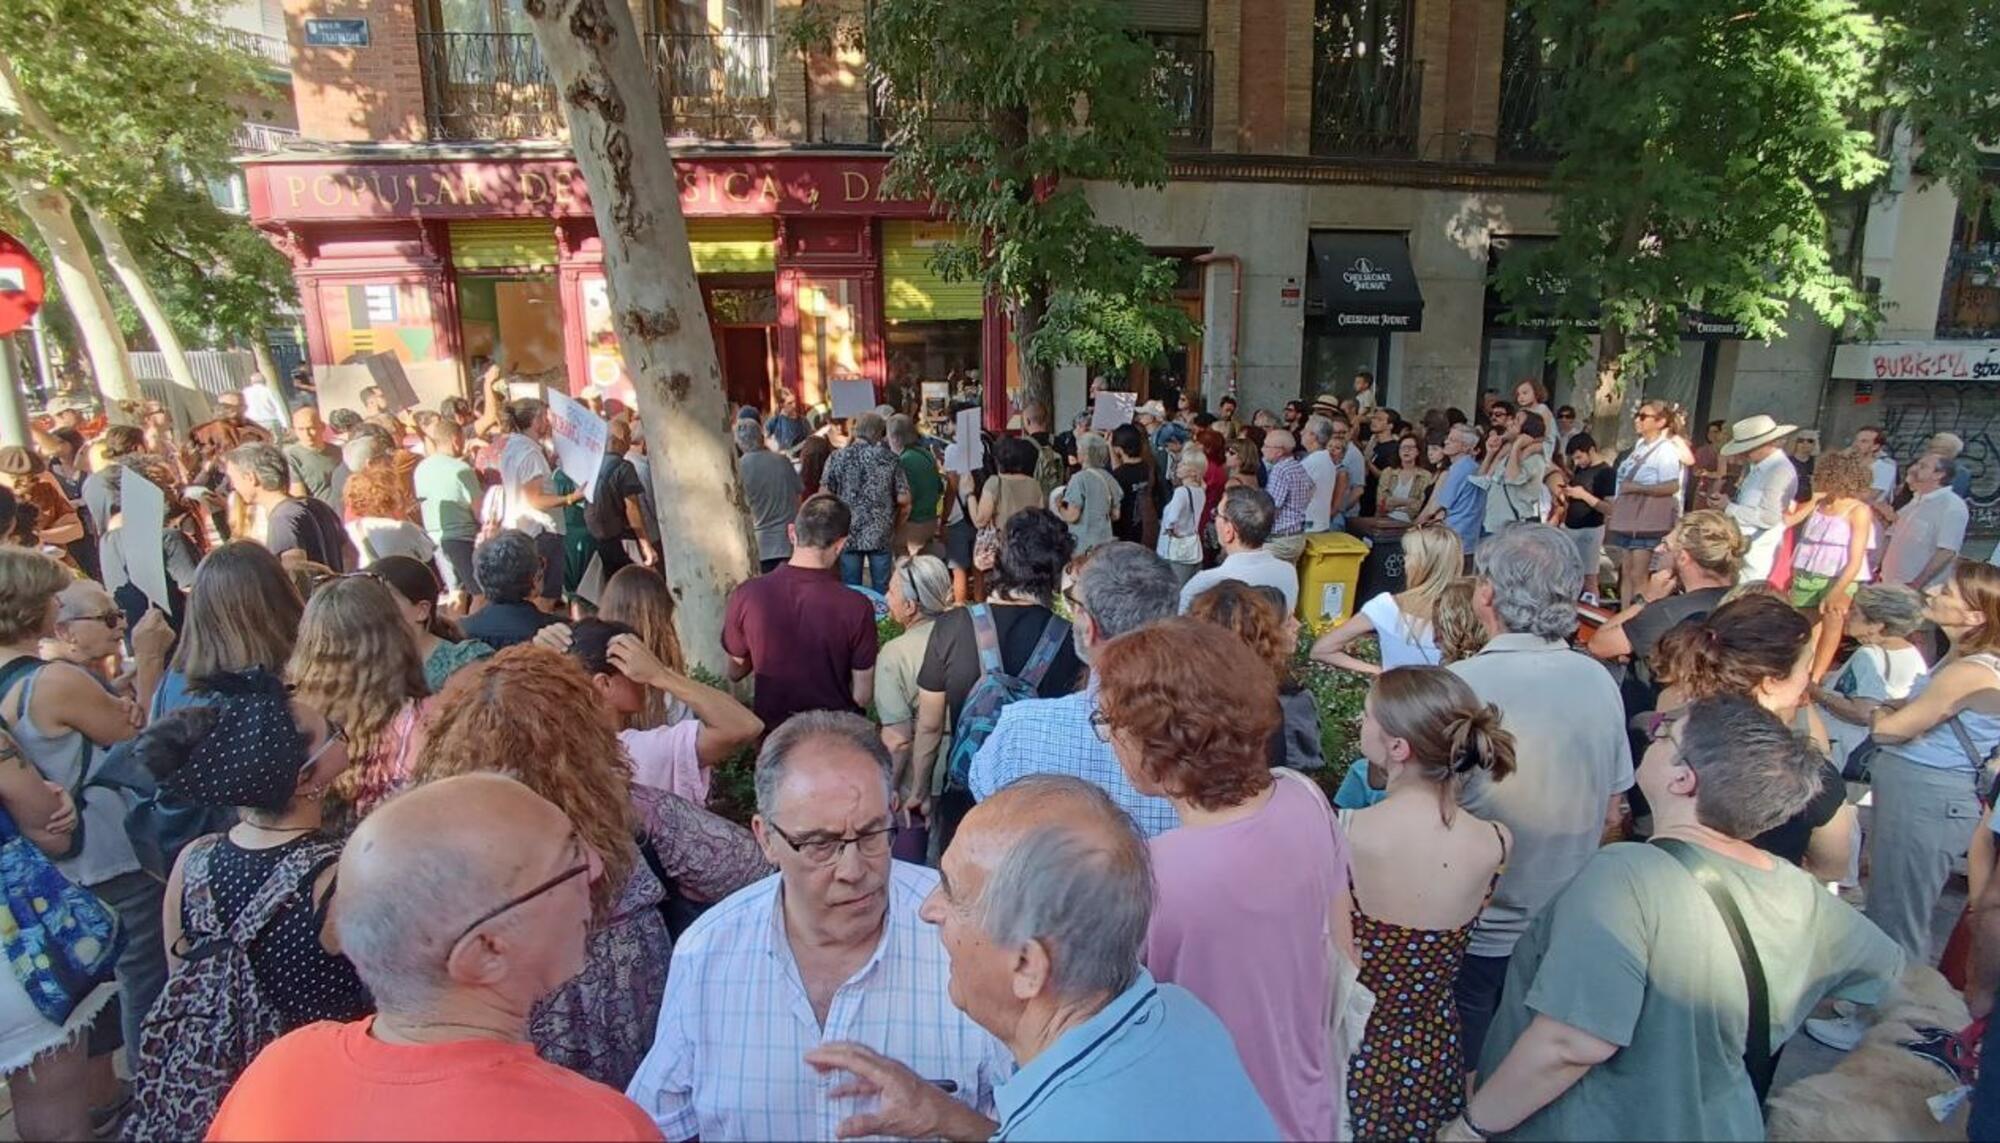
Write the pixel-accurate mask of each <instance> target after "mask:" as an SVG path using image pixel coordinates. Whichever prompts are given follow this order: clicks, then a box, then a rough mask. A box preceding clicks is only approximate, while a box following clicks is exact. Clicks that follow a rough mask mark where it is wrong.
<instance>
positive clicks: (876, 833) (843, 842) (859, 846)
mask: <svg viewBox="0 0 2000 1143" xmlns="http://www.w3.org/2000/svg"><path fill="white" fill-rule="evenodd" d="M764 824H765V825H767V826H770V827H771V832H772V833H775V834H777V835H778V836H779V837H782V838H784V839H785V844H786V845H789V846H791V847H792V851H793V852H794V853H797V854H798V855H799V856H800V857H803V858H805V859H806V861H807V862H809V863H811V864H813V865H832V864H833V863H834V862H836V861H839V860H840V855H841V854H842V853H845V852H846V851H847V847H848V846H850V845H851V846H853V847H854V849H855V851H856V852H858V853H859V854H861V856H863V857H880V856H882V855H883V854H885V853H887V852H889V835H890V834H891V833H893V832H895V829H896V827H895V825H894V824H893V823H892V824H890V825H885V826H883V827H882V828H881V829H871V830H864V831H862V832H861V833H857V834H850V835H848V836H847V837H816V838H812V839H810V840H807V841H800V840H799V839H798V838H795V837H793V836H792V835H791V834H788V833H786V832H785V831H784V830H783V829H782V828H780V827H779V825H778V823H777V822H774V821H771V820H770V819H769V818H766V819H765V820H764Z"/></svg>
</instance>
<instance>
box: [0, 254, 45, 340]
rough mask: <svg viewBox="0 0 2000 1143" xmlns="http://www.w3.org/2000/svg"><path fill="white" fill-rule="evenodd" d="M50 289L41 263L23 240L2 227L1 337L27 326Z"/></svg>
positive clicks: (0, 277) (0, 255)
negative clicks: (23, 243) (44, 278)
mask: <svg viewBox="0 0 2000 1143" xmlns="http://www.w3.org/2000/svg"><path fill="white" fill-rule="evenodd" d="M46 292H47V283H46V282H45V281H44V280H43V278H42V265H41V263H39V262H37V261H35V258H34V255H32V254H29V253H28V248H27V247H26V246H23V245H21V243H20V240H19V239H17V238H15V237H14V236H13V235H11V234H9V233H7V232H6V231H4V230H0V337H5V336H7V335H8V334H10V333H13V332H14V331H15V330H17V329H20V328H21V327H22V326H25V325H27V324H28V320H29V319H30V318H33V317H34V316H35V311H36V310H38V309H41V308H42V296H43V295H44V294H45V293H46Z"/></svg>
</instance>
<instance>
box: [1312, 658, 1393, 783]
mask: <svg viewBox="0 0 2000 1143" xmlns="http://www.w3.org/2000/svg"><path fill="white" fill-rule="evenodd" d="M1312 642H1313V637H1312V635H1311V634H1310V633H1302V634H1301V635H1300V638H1299V652H1298V659H1297V661H1296V663H1295V665H1294V666H1293V671H1294V672H1295V673H1296V674H1297V676H1298V680H1299V682H1300V684H1301V685H1303V686H1304V687H1305V688H1306V689H1307V690H1309V691H1311V692H1312V695H1313V700H1314V702H1315V703H1316V704H1317V705H1318V707H1319V755H1320V757H1321V758H1323V759H1325V760H1326V765H1325V766H1323V767H1321V768H1320V769H1318V770H1316V771H1314V772H1313V775H1312V776H1313V777H1314V778H1315V779H1316V780H1318V782H1319V784H1320V787H1321V788H1322V789H1324V790H1325V791H1326V796H1327V797H1329V798H1331V797H1332V796H1333V793H1334V791H1335V790H1338V789H1339V788H1340V783H1341V780H1342V779H1344V778H1346V777H1347V771H1348V768H1349V767H1351V766H1353V765H1354V760H1355V759H1356V758H1359V757H1361V704H1362V703H1363V702H1364V701H1366V700H1367V698H1368V686H1369V682H1370V680H1369V678H1368V677H1367V676H1366V675H1357V674H1355V673H1353V672H1352V671H1340V670H1335V669H1334V668H1332V667H1327V666H1322V665H1321V664H1319V663H1315V662H1313V661H1311V660H1310V659H1307V658H1306V652H1307V651H1308V650H1310V649H1311V648H1312ZM1348 651H1349V652H1350V653H1351V654H1353V655H1355V656H1356V657H1358V658H1362V659H1367V660H1369V661H1371V662H1373V661H1377V660H1376V652H1375V640H1373V639H1361V640H1358V641H1356V642H1354V643H1351V644H1349V645H1348Z"/></svg>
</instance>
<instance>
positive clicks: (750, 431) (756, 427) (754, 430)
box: [730, 419, 764, 453]
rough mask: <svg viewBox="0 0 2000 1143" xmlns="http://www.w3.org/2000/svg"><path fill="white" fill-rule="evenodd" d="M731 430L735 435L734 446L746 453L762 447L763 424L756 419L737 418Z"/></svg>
mask: <svg viewBox="0 0 2000 1143" xmlns="http://www.w3.org/2000/svg"><path fill="white" fill-rule="evenodd" d="M730 431H731V432H733V433H735V435H736V447H737V449H738V450H740V451H742V452H746V453H751V452H756V451H757V450H758V449H760V448H763V447H764V426H762V425H760V424H758V423H757V422H756V421H745V420H740V419H739V420H738V421H737V422H736V427H735V428H734V429H732V430H730Z"/></svg>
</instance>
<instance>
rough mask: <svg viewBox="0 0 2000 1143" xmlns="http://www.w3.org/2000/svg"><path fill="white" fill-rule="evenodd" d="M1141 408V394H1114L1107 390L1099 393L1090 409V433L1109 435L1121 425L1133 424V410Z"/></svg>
mask: <svg viewBox="0 0 2000 1143" xmlns="http://www.w3.org/2000/svg"><path fill="white" fill-rule="evenodd" d="M1138 407H1139V394H1137V393H1114V392H1111V391H1110V390H1108V389H1107V390H1105V391H1104V392H1102V393H1099V394H1098V395H1097V397H1096V398H1095V400H1094V401H1093V403H1092V404H1091V407H1090V431H1091V432H1094V433H1108V432H1110V431H1111V430H1112V429H1115V428H1117V427H1118V426H1120V425H1129V424H1131V423H1132V410H1134V409H1136V408H1138Z"/></svg>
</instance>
